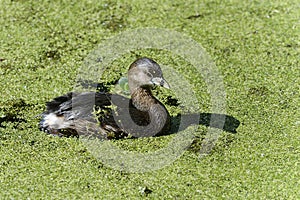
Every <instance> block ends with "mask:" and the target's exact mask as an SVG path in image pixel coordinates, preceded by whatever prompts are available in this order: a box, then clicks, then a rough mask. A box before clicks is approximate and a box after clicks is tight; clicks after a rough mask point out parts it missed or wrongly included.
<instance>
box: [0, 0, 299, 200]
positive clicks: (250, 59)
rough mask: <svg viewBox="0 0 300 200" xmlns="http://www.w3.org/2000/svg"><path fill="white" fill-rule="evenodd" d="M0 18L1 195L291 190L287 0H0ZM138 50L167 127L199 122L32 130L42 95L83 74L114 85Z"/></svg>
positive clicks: (294, 94)
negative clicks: (125, 134) (94, 131)
mask: <svg viewBox="0 0 300 200" xmlns="http://www.w3.org/2000/svg"><path fill="white" fill-rule="evenodd" d="M0 26H1V31H0V77H1V78H0V91H1V93H0V97H1V98H0V199H299V198H300V162H299V160H300V111H299V105H300V94H299V92H300V62H299V61H300V59H299V58H300V40H299V39H300V4H299V1H296V0H289V1H285V2H283V1H269V2H268V1H237V0H231V1H212V0H204V1H192V0H187V1H179V0H175V1H165V2H161V1H141V0H132V1H123V0H121V1H108V0H105V1H96V0H89V1H87V0H86V1H67V0H63V1H56V0H55V1H33V0H29V1H25V0H14V1H13V0H10V1H9V0H2V1H1V3H0ZM137 30H141V31H137ZM153 30H155V31H156V32H155V31H154V32H153ZM129 33H131V35H130V34H129ZM145 35H146V36H147V37H144V36H145ZM123 36H124V37H123ZM129 36H130V37H129ZM177 36H178V37H177ZM143 37H144V38H143ZM116 41H119V42H116ZM143 42H144V43H143ZM104 44H105V45H104ZM110 44H114V45H115V46H110ZM135 44H136V46H135ZM188 44H191V45H188ZM194 44H195V45H196V47H197V48H195V50H194V47H195V46H193V45H194ZM101 45H102V46H101ZM134 46H135V48H133V47H134ZM100 47H101V48H100ZM182 47H184V48H185V49H183V50H182ZM99 48H100V50H99ZM180 48H181V49H180ZM97 49H98V50H97ZM105 49H109V51H103V50H105ZM178 49H180V51H179V50H178ZM198 50H200V51H199V52H200V53H199V52H198ZM93 52H94V54H95V55H96V56H98V57H93ZM100 52H101V55H100ZM116 52H117V53H116ZM201 52H202V53H203V54H202V53H201ZM91 53H92V54H91ZM118 53H119V54H120V55H119V54H118ZM111 55H116V58H115V59H112V60H111V62H109V63H108V64H107V66H108V67H107V68H105V70H103V71H101V70H100V71H101V73H102V74H101V75H99V76H98V74H97V73H92V72H93V69H94V70H95V69H96V72H97V71H98V72H99V69H101V67H99V66H100V65H101V64H102V63H104V61H105V59H107V58H108V57H109V56H111ZM199 55H201V56H202V57H201V56H200V57H199ZM203 55H206V57H205V56H204V57H203ZM89 56H90V57H89ZM142 56H146V57H150V58H153V59H154V60H155V61H157V62H158V63H159V64H161V65H162V68H163V71H164V72H166V76H165V78H166V79H168V80H170V85H171V86H172V87H171V89H170V90H165V89H160V88H155V89H154V91H153V93H154V94H155V95H156V96H157V98H159V99H160V100H161V101H162V102H163V103H164V104H165V105H166V107H167V109H168V110H169V112H170V114H171V116H172V119H173V126H178V125H179V124H182V123H181V122H182V121H183V120H180V119H184V116H185V117H190V118H188V119H197V121H198V122H199V123H198V124H195V123H194V124H185V126H180V128H179V129H178V127H177V128H176V127H172V133H170V134H166V135H164V136H160V137H150V138H138V139H121V140H114V139H113V140H110V141H97V140H84V139H81V138H76V137H69V138H67V137H54V136H51V135H47V134H46V133H44V132H42V131H40V130H39V128H38V124H39V120H40V114H41V113H42V112H43V111H44V110H45V103H46V102H47V101H49V100H51V99H52V98H54V97H56V96H59V95H62V94H65V93H67V92H69V91H72V90H74V88H76V89H78V88H79V87H78V80H79V79H80V80H81V82H80V83H81V86H82V85H84V84H82V83H85V82H82V78H83V79H85V78H86V79H88V78H91V81H88V80H87V82H86V85H88V86H90V88H89V89H95V88H98V89H99V88H100V89H102V90H103V89H105V90H108V91H119V90H122V89H124V87H125V88H126V86H124V84H123V82H122V85H121V87H120V86H118V87H116V88H115V87H114V84H113V83H116V81H118V80H119V79H120V78H121V77H122V76H123V75H124V74H125V73H126V70H127V68H128V66H129V65H130V63H131V62H133V61H134V60H135V59H136V58H137V57H142ZM207 56H209V59H208V60H209V62H208V61H207V60H206V59H202V61H203V62H202V61H201V60H200V62H199V60H198V58H207ZM87 58H88V59H87ZM94 58H96V59H94ZM89 61H96V62H94V63H93V62H91V63H90V62H89ZM98 65H99V66H98ZM86 66H88V67H89V66H92V69H90V68H88V67H86ZM97 66H98V68H97ZM201 66H202V67H201ZM95 67H96V68H95ZM197 67H198V68H197ZM199 69H200V70H199ZM212 69H213V70H212ZM211 70H212V71H211ZM85 73H87V74H85ZM121 80H124V79H121ZM176 80H177V82H176ZM95 84H96V86H97V87H96V86H95ZM85 89H86V88H85ZM123 93H124V95H126V91H125V92H124V91H123ZM215 95H216V96H215ZM215 97H217V99H218V101H216V100H215V99H216V98H215ZM215 108H218V109H215ZM217 111H220V112H217ZM197 113H198V114H199V113H200V115H197ZM189 114H190V115H189ZM180 116H181V118H180ZM197 116H198V118H197ZM218 120H219V121H218ZM180 130H183V132H180ZM215 133H216V134H215ZM209 138H211V139H209ZM209 142H211V143H209ZM92 143H93V144H92ZM97 145H98V146H97ZM99 145H100V146H99ZM91 147H94V148H91ZM97 147H99V148H97ZM204 154H205V155H204ZM135 155H136V156H135ZM141 155H143V156H141ZM174 155H175V156H174ZM172 156H173V157H172ZM127 158H128V159H127ZM146 165H147V166H146Z"/></svg>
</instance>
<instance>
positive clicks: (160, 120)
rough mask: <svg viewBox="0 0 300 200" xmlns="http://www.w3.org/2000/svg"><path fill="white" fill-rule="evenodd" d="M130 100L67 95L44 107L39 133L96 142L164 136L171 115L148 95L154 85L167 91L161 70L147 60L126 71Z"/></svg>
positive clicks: (91, 94)
mask: <svg viewBox="0 0 300 200" xmlns="http://www.w3.org/2000/svg"><path fill="white" fill-rule="evenodd" d="M128 85H129V90H130V94H131V99H128V98H126V97H123V96H121V95H117V94H110V93H104V92H84V93H68V94H66V95H63V96H60V97H56V98H54V99H53V100H52V101H50V102H48V103H47V110H46V111H45V112H44V113H43V114H42V120H41V122H40V129H41V130H42V131H45V132H47V133H49V134H53V135H60V136H70V135H76V136H80V135H85V136H93V137H98V138H106V139H107V138H108V139H109V138H123V137H126V136H128V135H132V136H134V137H149V136H155V135H160V134H162V133H164V132H167V131H168V130H169V128H170V115H169V113H168V111H167V109H166V108H165V106H164V105H163V104H162V103H161V102H159V101H158V100H157V99H156V98H155V97H154V96H153V95H152V93H151V88H152V87H153V86H154V85H159V86H162V87H166V88H169V85H168V83H167V82H166V81H165V79H164V78H163V74H162V71H161V68H160V66H159V65H158V64H157V63H156V62H155V61H153V60H151V59H149V58H140V59H137V60H136V61H134V62H133V63H132V64H131V65H130V67H129V70H128Z"/></svg>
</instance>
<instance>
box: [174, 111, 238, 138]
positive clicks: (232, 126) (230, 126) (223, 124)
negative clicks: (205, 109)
mask: <svg viewBox="0 0 300 200" xmlns="http://www.w3.org/2000/svg"><path fill="white" fill-rule="evenodd" d="M181 119H185V123H183V124H180V121H181ZM197 119H199V120H197ZM171 120H172V128H171V133H170V134H173V133H176V132H178V131H180V130H184V129H186V128H187V127H188V126H190V125H204V126H207V127H211V128H217V129H221V130H223V131H226V132H229V133H236V132H237V131H236V129H237V128H238V127H239V125H240V121H239V120H238V119H236V118H234V117H233V116H230V115H225V114H217V113H193V114H184V115H178V116H176V117H173V118H172V119H171ZM195 120H197V121H198V122H196V121H195ZM179 126H180V127H179Z"/></svg>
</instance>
